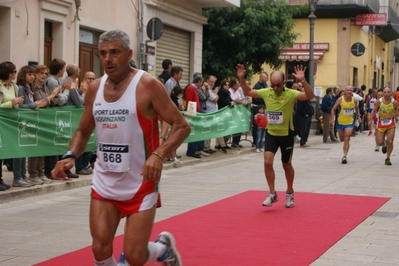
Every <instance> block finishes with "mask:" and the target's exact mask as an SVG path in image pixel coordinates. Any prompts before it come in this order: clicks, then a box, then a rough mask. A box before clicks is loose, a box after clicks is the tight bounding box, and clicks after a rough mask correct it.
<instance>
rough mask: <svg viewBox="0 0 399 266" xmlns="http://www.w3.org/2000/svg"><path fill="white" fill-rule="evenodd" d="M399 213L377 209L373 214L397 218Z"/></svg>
mask: <svg viewBox="0 0 399 266" xmlns="http://www.w3.org/2000/svg"><path fill="white" fill-rule="evenodd" d="M398 215H399V213H397V212H382V211H376V212H374V213H373V214H372V215H371V216H374V217H384V218H395V217H396V216H398Z"/></svg>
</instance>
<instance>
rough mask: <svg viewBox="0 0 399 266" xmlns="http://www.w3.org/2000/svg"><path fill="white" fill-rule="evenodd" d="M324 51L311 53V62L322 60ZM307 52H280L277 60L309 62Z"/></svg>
mask: <svg viewBox="0 0 399 266" xmlns="http://www.w3.org/2000/svg"><path fill="white" fill-rule="evenodd" d="M323 55H324V51H315V52H314V53H313V60H315V61H321V60H323ZM309 57H310V54H309V51H307V52H306V51H284V52H281V53H280V55H279V58H280V59H281V60H283V61H309Z"/></svg>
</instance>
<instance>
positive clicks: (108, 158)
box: [98, 143, 130, 172]
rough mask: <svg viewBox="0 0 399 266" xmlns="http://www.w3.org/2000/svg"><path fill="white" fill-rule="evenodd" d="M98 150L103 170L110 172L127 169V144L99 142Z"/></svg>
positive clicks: (128, 162)
mask: <svg viewBox="0 0 399 266" xmlns="http://www.w3.org/2000/svg"><path fill="white" fill-rule="evenodd" d="M98 152H99V155H100V158H101V159H102V160H101V161H102V163H103V167H104V169H105V170H107V171H110V172H127V171H129V169H130V166H129V164H130V153H129V145H127V144H112V143H100V145H99V151H98Z"/></svg>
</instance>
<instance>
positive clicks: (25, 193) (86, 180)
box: [0, 135, 255, 204]
mask: <svg viewBox="0 0 399 266" xmlns="http://www.w3.org/2000/svg"><path fill="white" fill-rule="evenodd" d="M240 144H241V145H243V148H241V149H237V148H232V149H231V150H228V151H227V154H224V153H222V152H220V151H217V152H215V153H214V154H211V155H209V156H208V157H206V156H202V158H201V159H196V158H193V157H188V156H186V150H187V143H183V144H182V145H181V146H180V147H179V148H178V150H177V154H178V155H180V156H181V159H180V160H181V161H182V163H181V164H174V163H169V162H164V164H163V170H164V171H165V170H168V169H172V168H178V167H186V166H189V165H194V164H198V163H203V162H209V161H214V160H218V159H223V158H225V157H226V156H237V155H240V154H243V153H249V152H255V150H254V148H252V147H251V145H252V136H247V137H246V136H245V135H243V136H242V137H241V142H240ZM214 146H215V144H214V140H212V145H211V148H212V149H214ZM2 167H3V168H2V169H3V180H4V182H5V183H6V184H8V185H10V186H11V184H12V181H13V173H12V172H10V171H8V170H7V168H6V167H5V166H4V165H3V166H2ZM27 169H28V167H27ZM72 172H73V173H75V170H74V169H72ZM27 175H28V173H27ZM28 176H29V175H28ZM91 179H92V175H80V176H79V178H76V179H72V181H68V182H65V181H62V180H56V181H53V182H52V183H51V184H43V185H36V186H33V187H28V188H24V187H11V188H10V189H8V190H6V191H0V204H3V203H5V202H9V201H13V200H18V199H22V198H26V197H30V196H38V195H43V194H46V193H52V192H58V191H63V190H67V189H74V188H79V187H83V186H89V185H90V184H91Z"/></svg>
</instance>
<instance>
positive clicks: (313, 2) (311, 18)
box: [308, 0, 318, 89]
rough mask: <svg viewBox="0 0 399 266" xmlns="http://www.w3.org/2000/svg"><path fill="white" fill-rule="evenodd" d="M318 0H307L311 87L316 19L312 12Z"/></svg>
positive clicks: (312, 83)
mask: <svg viewBox="0 0 399 266" xmlns="http://www.w3.org/2000/svg"><path fill="white" fill-rule="evenodd" d="M317 1H318V0H309V9H310V15H309V16H308V18H309V22H310V23H309V24H310V40H309V53H310V54H309V85H310V87H311V88H312V89H313V87H314V79H313V75H314V55H313V52H314V21H315V19H316V16H315V14H314V12H315V11H316V5H317Z"/></svg>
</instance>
